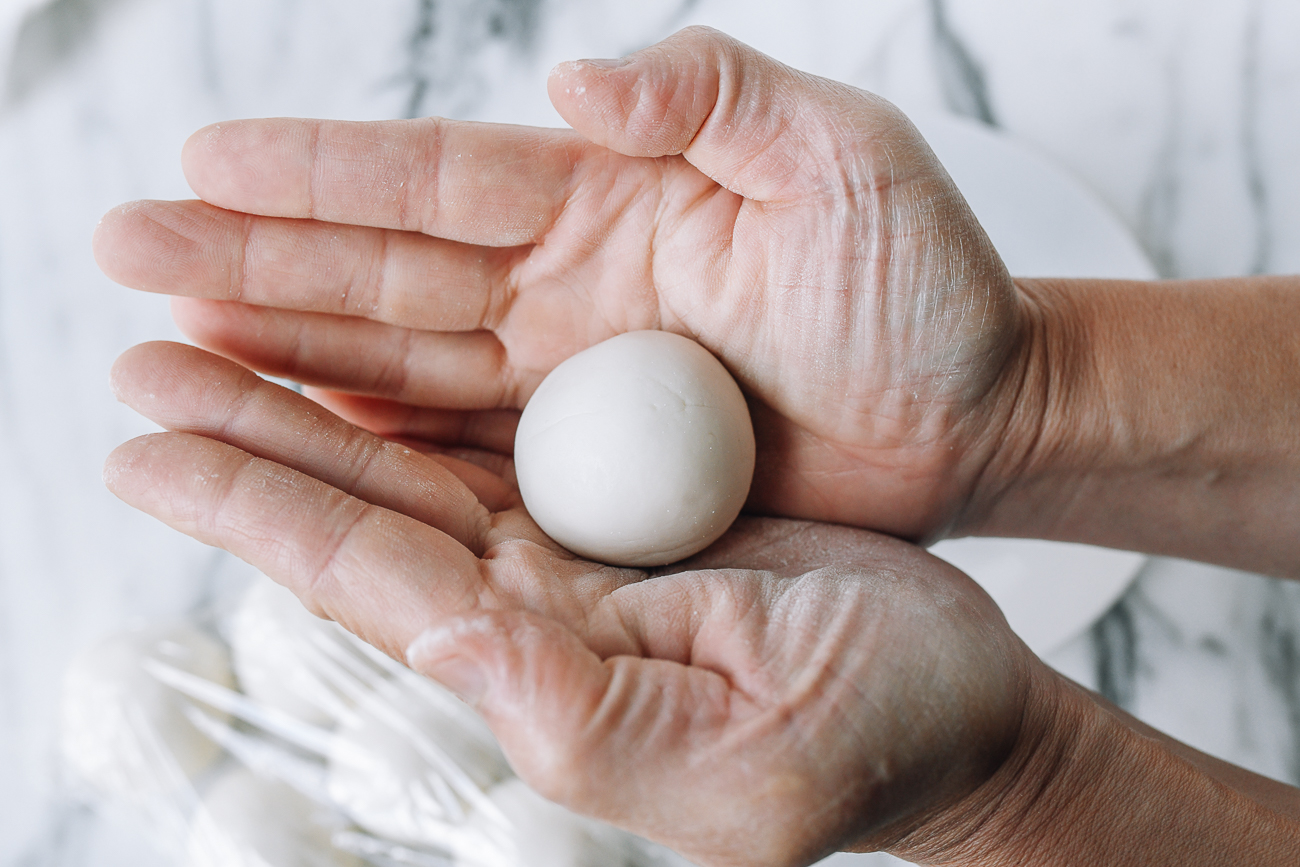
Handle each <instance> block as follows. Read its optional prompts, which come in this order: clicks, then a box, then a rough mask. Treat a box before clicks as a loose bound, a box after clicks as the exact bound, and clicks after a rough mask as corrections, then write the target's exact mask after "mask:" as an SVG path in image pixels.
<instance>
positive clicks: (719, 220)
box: [492, 129, 1013, 534]
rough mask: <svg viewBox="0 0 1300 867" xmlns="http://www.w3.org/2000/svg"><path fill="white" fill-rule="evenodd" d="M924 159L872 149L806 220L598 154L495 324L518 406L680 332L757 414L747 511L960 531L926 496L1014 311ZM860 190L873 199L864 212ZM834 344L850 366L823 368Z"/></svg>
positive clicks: (997, 358) (973, 230)
mask: <svg viewBox="0 0 1300 867" xmlns="http://www.w3.org/2000/svg"><path fill="white" fill-rule="evenodd" d="M843 132H844V134H845V135H846V136H847V135H849V134H851V133H853V132H855V131H853V130H847V129H846V130H844V131H843ZM914 145H915V150H916V153H915V155H914V157H915V158H914V160H913V163H915V164H913V165H903V166H900V165H897V164H895V163H893V162H891V161H889V160H888V159H886V158H885V157H884V156H883V155H882V154H880V153H879V152H877V150H876V146H875V145H873V144H871V143H870V142H867V141H865V140H862V141H859V142H858V143H857V147H858V149H859V150H860V153H857V154H855V155H854V157H855V160H856V165H855V168H856V169H857V170H858V171H859V172H860V173H861V175H863V176H862V177H857V178H855V179H854V181H853V183H854V185H855V189H848V188H845V189H834V188H829V189H810V190H806V191H802V190H801V191H799V196H798V197H797V198H798V203H797V204H796V205H794V206H791V205H789V204H786V203H780V204H778V205H771V204H768V203H763V202H758V201H754V200H752V199H745V198H742V197H741V196H739V195H737V194H735V193H732V192H730V191H728V190H727V189H725V188H723V187H722V186H720V185H719V184H717V183H715V182H714V181H712V180H710V179H709V178H708V177H706V176H705V175H703V174H702V173H701V172H700V171H699V170H697V169H696V168H695V167H694V166H692V165H691V164H690V163H689V162H687V160H686V159H684V158H682V157H670V158H663V159H659V160H653V161H651V160H645V159H634V158H629V157H624V156H620V155H617V154H610V153H609V152H608V151H605V150H604V149H603V148H594V147H585V148H584V149H583V155H582V157H581V158H580V161H579V162H578V166H577V169H576V170H575V173H574V175H575V181H574V184H575V188H576V189H578V190H580V191H581V193H580V194H579V195H577V196H575V197H574V198H572V199H570V200H569V201H568V203H567V205H566V208H565V210H564V212H563V213H562V215H561V216H560V217H559V219H558V220H557V221H556V223H555V225H554V226H553V227H552V228H551V230H550V231H549V232H548V233H547V234H546V236H545V238H544V239H542V243H540V244H539V245H537V246H534V247H530V248H529V249H528V251H527V253H526V254H524V255H522V256H521V258H520V260H519V261H518V263H517V264H515V265H514V266H513V269H512V273H511V278H510V279H511V281H512V283H513V284H514V285H515V287H516V290H515V292H514V293H513V294H512V296H511V299H510V303H509V305H508V306H505V307H503V308H502V309H501V310H500V311H498V314H497V318H495V319H494V321H493V322H492V327H493V329H494V331H495V333H496V336H497V337H498V339H500V341H501V343H502V345H503V346H504V348H505V350H506V353H507V355H508V357H509V360H510V364H511V365H512V366H513V368H514V374H515V376H516V377H517V379H518V380H519V381H520V382H522V383H523V385H522V388H521V389H520V392H521V393H522V394H524V395H526V394H527V393H528V392H529V391H530V390H531V388H532V387H533V386H534V385H535V383H536V381H538V380H539V379H540V377H541V376H542V375H544V374H545V373H546V372H547V371H549V370H550V369H551V368H552V367H553V366H554V365H555V364H556V363H558V362H559V361H561V360H563V359H564V358H566V357H568V356H569V355H571V354H573V353H574V352H577V351H579V350H581V349H583V348H585V347H586V346H588V345H590V344H591V343H593V342H596V341H598V340H601V339H604V338H607V337H610V336H613V335H614V334H617V333H619V332H621V331H624V330H632V329H641V328H662V329H667V330H672V331H678V332H683V333H686V334H688V335H690V336H691V337H693V338H695V339H697V340H699V341H700V342H701V343H703V344H704V345H705V346H707V347H708V348H709V349H711V350H712V351H713V352H714V353H716V354H717V355H719V356H720V357H721V358H722V359H724V360H725V361H726V362H727V363H728V364H729V366H730V367H731V368H732V370H733V372H735V373H736V374H737V376H738V378H739V379H740V381H741V382H742V384H743V385H744V386H745V388H746V390H747V391H748V393H749V394H750V395H751V396H752V397H753V398H754V400H753V403H754V405H755V406H754V408H755V412H756V415H757V421H758V425H759V429H758V436H759V443H760V451H761V457H760V460H759V467H760V469H759V475H758V479H757V484H756V488H755V494H754V498H753V501H752V505H754V506H757V507H758V508H759V509H762V510H765V511H769V512H775V513H777V514H781V515H788V516H794V517H807V518H816V519H821V520H831V521H837V522H844V523H850V524H855V525H859V526H870V527H876V528H880V529H887V530H892V531H895V532H902V533H905V534H917V533H920V532H926V531H928V530H929V529H930V528H933V527H935V526H938V525H939V524H940V523H941V522H942V521H943V520H945V519H947V518H949V517H950V516H949V515H943V514H936V513H935V509H936V504H935V503H934V502H932V501H927V500H928V499H929V498H932V497H933V496H934V495H933V493H932V490H931V488H932V487H933V486H935V485H938V484H940V482H939V481H938V480H939V479H940V478H941V477H943V476H944V475H945V474H946V473H950V472H952V470H953V469H954V467H953V466H952V465H951V463H950V454H951V451H952V450H951V448H950V447H951V446H953V445H961V446H966V445H968V443H966V442H963V441H962V437H963V436H964V435H965V434H964V432H961V431H958V430H956V429H955V425H954V424H953V423H952V421H951V419H952V418H954V417H956V416H959V415H960V414H961V413H963V412H965V411H967V410H969V409H971V407H973V406H974V405H975V404H976V403H978V402H979V401H980V400H981V399H982V398H984V397H985V395H986V392H987V390H988V389H989V387H990V386H991V384H992V381H993V378H994V376H995V374H996V373H998V372H999V371H998V365H999V364H1000V362H1001V361H1002V356H1001V353H1003V352H1005V348H1006V347H1005V344H1003V343H1001V342H1000V341H1004V340H1005V339H1006V334H1007V332H1008V331H1009V330H1010V328H1011V326H1010V322H1011V319H1012V317H1013V312H1012V309H1011V302H1010V298H1011V293H1010V291H1009V281H1007V278H1006V276H1005V273H1004V272H1003V271H1002V268H1001V263H1000V261H999V260H998V257H997V254H996V253H995V252H994V251H993V250H992V248H991V247H990V246H988V243H987V240H986V239H985V238H984V237H983V235H982V232H981V231H980V230H979V228H978V226H977V224H976V223H975V221H974V218H973V217H972V216H971V215H970V213H969V211H968V209H967V208H966V206H965V203H964V202H963V201H962V200H961V198H960V196H959V195H958V193H957V191H956V190H955V188H953V187H952V185H951V183H950V182H949V181H948V179H947V177H946V176H945V175H944V174H943V172H942V170H941V169H940V168H939V167H938V166H937V164H935V163H932V162H929V155H928V153H927V152H926V151H925V149H924V147H923V146H922V145H920V143H919V142H915V143H914ZM908 172H910V173H911V174H908ZM895 173H897V174H895ZM863 187H866V188H869V189H877V188H878V189H879V190H880V192H879V201H878V202H875V203H872V206H871V207H870V208H862V207H859V208H855V207H854V206H853V205H852V203H851V202H850V199H851V198H852V196H853V195H854V192H855V190H860V189H861V188H863ZM922 208H924V209H928V217H927V214H924V213H918V212H917V211H918V210H919V209H922ZM909 226H912V227H917V230H913V231H908V230H906V228H905V227H909ZM940 227H942V228H943V232H944V236H943V237H944V240H943V241H942V242H938V243H936V242H935V239H934V237H933V236H934V235H937V234H939V230H940ZM594 238H598V239H600V242H599V244H594V243H593V239H594ZM959 253H960V254H961V255H958V254H959ZM972 253H975V254H976V255H974V256H972V255H971V254H972ZM1000 280H1001V281H1003V282H999V281H1000ZM828 346H833V347H835V351H836V352H837V353H839V354H842V355H843V356H844V359H845V360H843V361H841V362H840V363H834V364H828V363H826V356H827V347H828ZM903 347H905V348H906V352H902V353H900V352H899V351H898V350H899V349H900V348H903ZM899 480H902V482H903V483H904V484H903V485H899V484H898V482H899ZM918 481H920V482H921V484H918ZM961 481H965V480H964V479H963V480H961ZM950 484H951V482H950ZM957 484H960V482H957ZM891 488H892V489H891ZM882 500H884V501H887V502H889V504H890V510H891V511H890V512H888V513H886V512H883V511H882V510H880V508H879V506H878V504H879V503H880V502H881V501H882Z"/></svg>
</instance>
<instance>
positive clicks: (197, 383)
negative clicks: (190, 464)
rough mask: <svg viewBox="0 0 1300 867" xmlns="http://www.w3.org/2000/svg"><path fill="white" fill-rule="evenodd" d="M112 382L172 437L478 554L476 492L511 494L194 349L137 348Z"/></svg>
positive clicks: (484, 518)
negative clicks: (285, 470)
mask: <svg viewBox="0 0 1300 867" xmlns="http://www.w3.org/2000/svg"><path fill="white" fill-rule="evenodd" d="M112 380H113V388H114V391H115V392H116V394H117V396H118V398H119V399H120V400H122V401H123V402H124V403H126V404H127V405H128V406H130V407H132V408H133V409H135V410H136V411H138V412H140V413H142V414H143V415H145V416H147V417H148V418H150V419H152V420H153V421H155V422H157V423H158V424H160V425H162V426H163V427H165V428H168V429H170V430H175V431H183V432H186V433H192V434H199V435H202V436H206V437H212V438H214V439H218V440H220V441H222V442H225V443H228V444H230V445H233V446H235V447H237V448H239V449H241V450H242V451H244V452H247V453H249V454H250V455H253V456H256V457H260V458H267V459H270V460H274V461H276V462H277V463H281V464H284V465H285V466H286V467H290V468H292V469H294V470H296V471H298V472H301V473H305V474H306V475H309V476H312V477H313V478H316V479H319V480H320V481H322V482H324V483H325V484H327V485H329V486H331V487H333V488H337V489H339V490H340V491H343V492H345V493H348V494H351V495H353V496H355V497H357V498H359V499H361V500H364V501H365V502H368V503H372V504H374V505H376V506H380V507H382V508H384V509H390V510H392V511H395V512H399V513H401V514H404V515H409V516H410V517H412V518H414V519H415V520H417V521H419V522H421V523H424V524H428V525H429V526H431V527H434V528H436V529H438V530H440V531H442V532H443V533H446V534H447V535H449V536H450V537H451V538H452V539H455V540H456V541H457V542H458V543H459V544H461V545H463V546H466V547H468V548H469V549H471V550H473V551H474V552H476V553H481V552H482V551H483V550H484V548H485V547H486V541H485V538H486V535H487V532H488V529H489V528H490V526H491V514H490V512H489V511H488V509H487V508H486V507H485V506H484V505H483V504H482V503H481V502H480V501H479V499H478V498H477V497H476V496H475V493H474V491H473V490H472V489H471V488H470V487H469V484H473V485H474V486H476V487H478V488H479V489H481V490H483V491H484V493H485V494H486V495H487V496H488V497H489V499H494V500H502V499H506V498H509V497H510V496H511V494H512V492H511V491H510V489H509V488H508V486H507V485H506V484H505V482H503V481H502V480H501V479H499V478H496V479H494V478H493V477H492V476H491V475H490V474H488V473H486V472H484V471H482V470H480V469H479V468H477V467H466V468H464V469H465V470H466V471H465V475H464V478H458V477H457V475H456V474H455V473H454V472H452V470H451V469H449V467H448V466H447V465H444V464H440V463H439V462H438V461H436V460H434V459H432V458H430V457H428V456H426V455H422V454H420V453H418V452H415V451H413V450H411V449H409V448H407V447H405V446H401V445H398V444H397V443H392V442H387V441H385V440H383V439H381V438H380V437H377V436H374V435H373V434H370V433H368V432H366V431H363V430H361V429H359V428H356V427H354V426H352V425H350V424H348V423H347V422H345V421H343V420H342V419H340V418H338V417H337V416H335V415H333V414H332V413H330V412H329V411H328V410H326V409H325V408H324V407H322V406H320V405H319V404H317V403H315V402H314V401H312V400H310V399H308V398H306V397H304V396H302V395H299V394H295V393H294V392H292V391H290V390H288V389H286V388H283V387H281V386H278V385H275V384H273V383H269V382H266V381H265V380H263V379H261V378H259V377H257V376H255V375H254V374H252V373H250V372H249V371H247V370H245V369H244V368H242V367H239V366H238V365H236V364H234V363H232V362H230V361H227V360H226V359H224V358H219V357H217V356H215V355H212V354H210V353H207V352H204V351H203V350H201V349H195V348H194V347H191V346H184V345H181V344H178V343H162V342H158V343H146V344H142V345H140V346H136V347H133V348H131V349H129V350H127V351H126V352H125V353H123V355H122V356H121V357H120V358H119V359H118V360H117V362H116V363H115V364H114V365H113V373H112ZM456 468H457V469H461V467H459V466H457V467H456ZM467 482H468V483H469V484H467Z"/></svg>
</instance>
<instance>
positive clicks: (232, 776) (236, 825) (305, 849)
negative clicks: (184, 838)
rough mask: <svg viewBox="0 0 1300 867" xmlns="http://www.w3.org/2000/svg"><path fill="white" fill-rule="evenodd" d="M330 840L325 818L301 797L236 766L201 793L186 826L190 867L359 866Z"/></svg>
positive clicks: (356, 861) (317, 809) (279, 783)
mask: <svg viewBox="0 0 1300 867" xmlns="http://www.w3.org/2000/svg"><path fill="white" fill-rule="evenodd" d="M330 837H331V831H330V828H329V827H328V825H327V824H326V822H325V816H324V814H323V813H322V811H321V810H320V809H319V808H318V807H317V806H316V805H315V804H313V803H312V802H311V801H309V800H308V799H307V798H306V797H304V796H303V795H301V794H299V793H298V792H297V791H295V790H293V789H291V788H289V787H288V786H287V785H285V784H284V783H282V782H280V781H279V780H273V779H267V778H264V777H259V776H257V775H256V774H254V773H252V772H251V771H249V770H248V769H247V768H244V767H242V766H237V767H234V768H231V769H230V770H228V771H226V772H225V773H224V774H223V775H222V776H221V777H219V778H218V779H217V780H215V781H214V782H213V783H212V785H211V786H210V787H209V788H208V790H207V791H206V792H204V794H203V802H202V804H201V805H200V807H199V809H198V810H197V811H196V812H195V814H194V817H193V819H192V822H191V827H190V837H189V844H188V855H189V867H359V865H360V864H361V860H360V859H359V858H357V857H356V856H355V855H352V854H350V853H347V852H344V851H342V850H340V849H337V848H335V847H334V845H333V844H332V843H331V842H330Z"/></svg>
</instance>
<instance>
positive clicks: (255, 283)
mask: <svg viewBox="0 0 1300 867" xmlns="http://www.w3.org/2000/svg"><path fill="white" fill-rule="evenodd" d="M94 252H95V259H96V261H97V262H98V264H99V266H100V268H101V269H102V270H103V271H104V273H105V274H107V275H108V276H109V277H110V278H112V279H113V280H115V281H117V282H118V283H121V284H123V285H126V286H130V287H132V288H134V289H140V290H143V291H146V292H160V293H164V294H167V295H188V296H193V297H196V298H214V299H220V300H229V301H242V302H244V303H246V304H257V305H263V306H268V307H283V308H288V309H292V310H312V311H316V312H320V313H335V314H342V315H350V316H362V317H365V318H367V319H374V320H378V321H380V322H389V323H393V324H396V325H403V326H406V327H409V328H424V329H429V330H434V331H470V330H474V329H479V328H491V327H493V326H495V325H496V324H498V323H499V322H500V319H501V317H502V316H503V315H504V313H503V292H504V287H505V286H506V285H507V283H508V278H507V273H508V271H509V269H510V267H511V265H512V264H513V263H515V262H516V261H517V260H518V259H519V258H520V256H521V255H522V253H521V251H520V250H519V249H518V248H511V249H494V248H488V247H480V246H472V245H467V244H459V243H455V242H452V241H444V240H441V239H438V238H430V237H426V236H424V235H420V234H417V233H413V232H401V231H394V230H389V229H373V228H368V227H363V226H341V225H338V224H335V223H318V222H313V221H310V220H288V219H279V218H273V217H252V216H249V215H247V214H239V213H235V212H233V211H227V210H224V209H221V208H216V207H213V206H212V205H209V204H207V203H206V202H132V203H130V204H127V205H122V206H121V207H118V208H114V209H113V210H112V211H109V212H108V213H107V214H105V215H104V218H103V220H101V221H100V224H99V226H98V227H97V228H96V230H95V237H94Z"/></svg>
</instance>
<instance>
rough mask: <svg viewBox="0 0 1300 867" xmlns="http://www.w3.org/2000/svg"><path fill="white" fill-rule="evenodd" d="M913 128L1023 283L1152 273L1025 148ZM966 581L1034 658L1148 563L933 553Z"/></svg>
mask: <svg viewBox="0 0 1300 867" xmlns="http://www.w3.org/2000/svg"><path fill="white" fill-rule="evenodd" d="M913 121H914V122H915V123H916V125H917V126H918V127H919V128H920V130H921V132H922V134H923V135H924V136H925V137H926V140H927V141H929V142H930V146H931V147H932V148H934V152H935V153H936V154H938V155H939V159H940V160H941V161H942V162H943V164H944V166H945V167H946V168H947V169H948V173H949V174H950V175H952V178H953V180H954V181H956V182H957V186H958V188H960V189H961V191H962V194H963V195H965V197H966V200H967V201H968V202H969V203H970V206H971V209H972V210H973V211H974V212H975V216H976V217H978V218H979V221H980V223H981V225H983V226H984V229H985V231H987V232H988V233H989V237H990V238H992V239H993V244H994V246H996V247H997V248H998V252H999V253H1001V254H1002V259H1003V261H1004V262H1006V263H1007V268H1009V269H1010V271H1011V273H1012V274H1016V275H1019V276H1026V277H1031V276H1043V277H1048V276H1051V277H1115V278H1123V277H1129V278H1136V279H1143V280H1149V279H1152V278H1154V277H1155V276H1156V273H1155V269H1154V268H1153V267H1152V266H1151V263H1150V261H1149V260H1148V259H1147V258H1146V255H1145V254H1144V253H1143V252H1142V249H1141V247H1139V246H1138V244H1137V242H1136V241H1135V240H1134V239H1133V237H1132V235H1130V234H1129V232H1128V230H1127V229H1126V228H1125V227H1124V225H1123V224H1122V223H1120V222H1119V220H1117V219H1116V218H1115V216H1114V215H1113V214H1111V212H1110V211H1109V210H1107V208H1106V207H1105V206H1104V205H1103V204H1102V203H1101V202H1100V201H1098V200H1097V198H1096V197H1095V196H1094V195H1092V193H1090V192H1089V191H1088V190H1087V189H1086V188H1085V187H1084V186H1083V185H1082V184H1080V183H1079V182H1078V181H1076V180H1075V179H1074V178H1072V177H1071V176H1069V175H1067V174H1066V173H1065V172H1064V171H1062V170H1061V169H1060V168H1058V167H1056V166H1055V165H1054V164H1052V163H1051V162H1049V161H1048V160H1046V159H1044V158H1043V157H1042V156H1040V155H1039V154H1037V153H1035V152H1034V151H1032V150H1030V149H1029V148H1027V147H1025V146H1023V145H1020V144H1018V143H1016V142H1015V141H1012V140H1011V139H1009V138H1007V137H1006V136H1004V135H999V134H997V133H996V132H993V131H991V130H989V129H988V128H987V127H984V126H981V125H978V124H975V123H971V122H969V121H964V120H961V119H958V118H954V117H950V116H946V115H929V116H926V115H918V116H913ZM930 551H931V552H932V553H934V554H936V555H937V556H939V557H942V558H943V559H945V560H947V561H948V562H950V563H952V564H953V565H955V566H957V567H958V568H959V569H961V570H962V571H964V572H965V573H966V574H968V575H970V576H971V577H972V578H974V579H975V580H976V581H978V582H979V583H980V585H981V586H983V587H984V589H985V590H987V591H988V593H989V595H990V596H992V597H993V599H994V601H996V602H997V603H998V605H999V606H1000V607H1001V608H1002V611H1003V613H1004V614H1006V617H1007V621H1008V622H1009V623H1010V624H1011V628H1012V629H1014V630H1015V631H1016V633H1017V634H1018V635H1020V637H1021V638H1022V639H1024V641H1025V643H1026V644H1028V645H1029V647H1030V648H1031V649H1032V650H1033V651H1034V652H1035V653H1038V654H1040V655H1042V654H1046V653H1050V652H1051V651H1053V650H1055V649H1057V648H1058V647H1060V646H1061V645H1063V644H1065V643H1067V642H1069V641H1070V640H1071V639H1073V638H1075V637H1076V636H1078V635H1079V634H1080V633H1081V632H1083V631H1084V630H1085V629H1087V628H1088V627H1089V626H1091V625H1092V624H1093V623H1094V622H1095V621H1096V620H1097V618H1098V617H1100V616H1101V615H1102V614H1104V613H1105V612H1106V611H1107V610H1108V609H1109V608H1110V606H1111V605H1113V604H1114V603H1115V600H1117V599H1118V598H1119V597H1120V596H1121V595H1122V594H1123V593H1124V590H1125V588H1126V587H1128V585H1129V583H1130V582H1131V581H1132V580H1133V577H1134V575H1136V574H1137V571H1138V570H1139V569H1140V568H1141V566H1142V563H1143V562H1144V560H1145V559H1146V558H1144V557H1143V556H1141V555H1140V554H1133V553H1130V552H1127V551H1111V550H1108V549H1105V548H1096V547H1092V546H1090V545H1067V544H1064V543H1061V542H1040V541H1031V540H1024V539H954V540H950V541H945V542H940V543H939V544H937V545H935V546H934V547H932V548H931V549H930Z"/></svg>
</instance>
